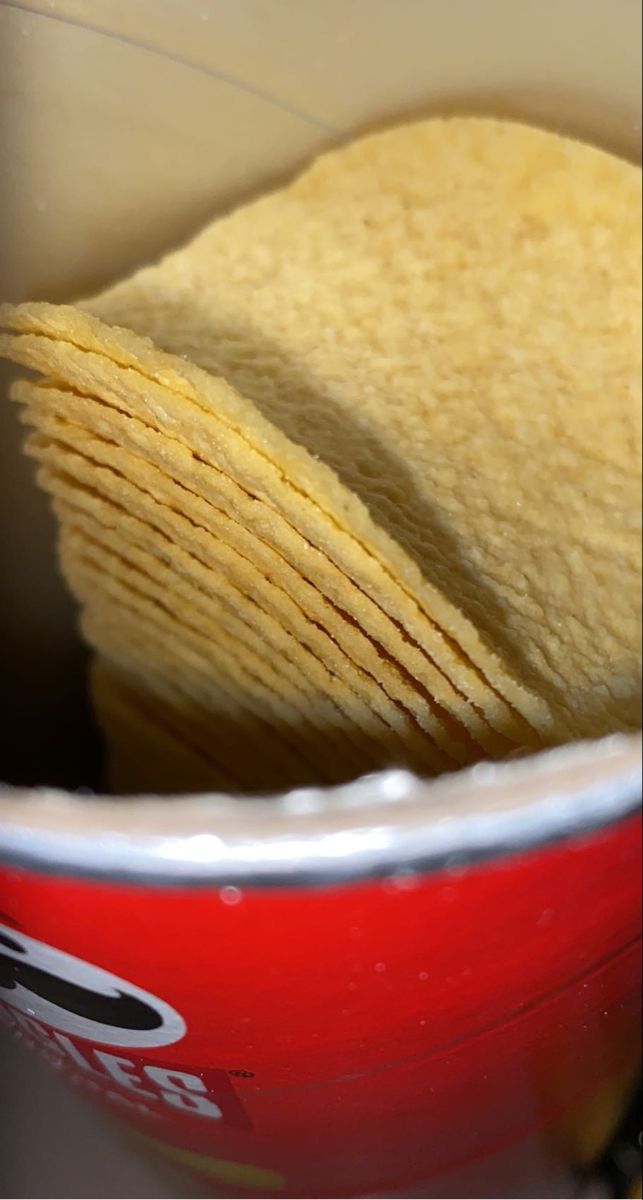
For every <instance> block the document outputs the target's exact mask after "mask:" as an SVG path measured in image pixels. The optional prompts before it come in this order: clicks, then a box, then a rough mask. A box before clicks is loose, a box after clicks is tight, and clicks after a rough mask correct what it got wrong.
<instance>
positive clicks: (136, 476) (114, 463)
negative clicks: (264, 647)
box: [17, 383, 507, 763]
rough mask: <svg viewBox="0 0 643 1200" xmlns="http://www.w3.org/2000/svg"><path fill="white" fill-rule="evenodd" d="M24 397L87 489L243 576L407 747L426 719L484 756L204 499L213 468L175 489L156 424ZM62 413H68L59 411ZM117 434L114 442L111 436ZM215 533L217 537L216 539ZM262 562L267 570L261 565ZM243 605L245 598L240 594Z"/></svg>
mask: <svg viewBox="0 0 643 1200" xmlns="http://www.w3.org/2000/svg"><path fill="white" fill-rule="evenodd" d="M17 394H18V395H19V396H20V397H21V398H22V399H23V401H24V402H26V404H27V410H26V419H27V420H28V421H29V422H30V423H34V424H35V425H36V426H37V427H38V428H39V429H41V430H42V431H43V432H44V433H45V434H46V435H47V437H49V438H50V439H52V441H53V442H55V443H56V444H58V445H65V446H67V447H68V448H72V449H74V450H76V451H78V452H80V453H82V454H83V456H84V457H85V458H87V459H89V460H90V463H89V465H88V464H85V466H84V468H83V467H82V464H79V463H78V462H76V461H75V460H73V465H71V466H70V464H69V461H68V462H67V468H66V469H68V470H71V471H72V473H74V474H75V476H76V477H77V478H78V477H79V471H80V470H82V472H83V473H82V478H83V481H84V482H85V484H86V486H88V487H93V486H95V485H96V480H98V479H99V478H100V480H101V484H100V487H101V490H102V492H103V494H109V496H110V498H111V499H112V500H113V502H114V503H116V504H118V505H120V506H121V507H126V508H127V509H128V511H130V512H133V511H135V512H136V513H137V514H138V515H139V516H140V517H141V519H143V520H144V521H146V522H148V523H151V524H153V525H154V526H155V527H156V528H158V529H160V530H162V531H163V532H164V533H165V534H167V536H168V537H169V538H171V539H172V540H173V541H174V543H179V544H181V545H184V546H186V547H189V548H190V550H191V552H192V554H193V555H194V556H195V557H196V558H201V559H203V561H204V562H205V563H206V564H207V565H209V566H211V567H215V566H217V565H220V566H221V569H222V570H223V571H225V574H226V577H227V578H228V580H234V581H235V582H236V583H237V586H238V588H239V591H240V592H244V593H248V594H250V595H252V596H254V597H261V600H262V602H263V603H264V606H265V607H266V608H268V609H269V611H270V612H272V613H273V614H274V616H275V619H276V620H277V621H278V622H279V624H280V626H282V627H283V628H284V629H285V630H292V633H293V636H295V637H297V638H298V639H299V640H300V641H302V642H303V644H304V645H305V646H308V647H310V649H311V650H312V651H313V652H314V653H315V654H316V655H317V657H318V658H319V660H320V662H321V663H322V664H325V665H327V666H328V668H330V669H331V670H332V671H333V672H334V673H335V675H336V676H339V677H340V678H344V679H345V680H346V681H347V683H349V684H350V685H351V687H352V688H353V690H355V691H356V692H357V693H358V695H359V696H361V697H363V699H364V702H367V703H368V704H369V706H370V707H371V708H372V709H373V710H374V711H375V712H376V713H377V714H378V715H379V717H380V718H381V719H382V720H384V721H385V722H386V723H387V724H388V725H390V726H391V727H392V728H394V729H396V730H397V731H398V732H399V734H400V736H401V737H402V738H403V740H404V745H406V746H407V747H409V746H412V747H414V750H413V754H414V757H415V758H417V755H418V753H421V744H420V743H419V742H418V727H417V726H418V724H419V725H420V726H421V728H422V729H424V730H425V731H426V733H428V734H430V735H433V738H434V739H435V740H436V741H437V739H438V738H439V739H440V744H441V745H442V746H443V747H444V749H445V751H446V752H447V753H448V754H450V755H451V756H452V758H453V761H454V762H458V761H459V762H462V763H464V762H468V761H472V760H473V759H475V758H477V757H480V749H479V748H477V747H476V745H475V744H474V743H473V742H472V741H471V740H470V739H469V738H467V735H466V733H465V731H464V730H462V731H460V730H457V729H456V728H455V727H454V726H453V724H447V719H446V717H445V715H444V714H440V715H439V716H438V715H437V713H436V711H435V710H434V709H433V708H432V706H431V704H430V700H428V701H427V700H426V699H424V700H423V698H422V696H419V695H416V693H415V692H414V691H413V690H412V689H411V688H409V684H408V681H406V680H405V679H404V678H403V677H402V676H401V674H400V671H399V668H397V667H396V665H395V664H394V663H391V662H390V661H389V660H387V659H386V658H385V657H384V656H383V654H382V652H381V649H379V648H377V647H375V646H373V645H372V643H370V642H368V641H367V640H366V638H365V637H364V636H363V634H361V632H360V631H359V629H358V628H356V626H355V625H354V623H349V621H348V620H347V619H346V618H345V617H344V616H343V614H342V613H341V611H338V610H337V609H335V608H333V607H332V606H331V605H330V604H329V603H328V602H326V601H325V600H324V597H323V596H321V595H320V593H319V592H318V591H317V590H316V589H315V588H314V587H312V586H311V585H310V584H309V583H307V582H306V581H305V580H302V578H301V576H299V575H298V574H297V572H296V571H294V570H293V568H291V567H290V566H289V564H287V563H286V562H285V561H284V559H283V558H280V557H279V556H278V555H276V554H275V552H274V551H273V550H272V549H271V548H270V547H269V546H268V545H266V543H264V542H263V541H261V540H260V539H257V538H256V537H255V536H254V534H253V533H252V532H251V531H250V530H249V529H248V527H246V526H243V525H241V524H239V522H237V521H235V520H232V519H230V518H229V517H228V516H227V515H226V513H225V512H224V511H222V510H221V509H220V508H217V507H216V506H215V505H211V504H208V503H205V502H204V500H203V498H202V496H201V495H199V490H200V491H201V493H203V495H204V496H205V495H206V494H209V492H210V491H211V489H210V488H209V487H208V484H209V479H210V475H209V472H208V470H207V468H204V467H203V466H202V465H201V464H194V463H191V462H190V460H188V466H191V467H192V468H193V470H192V471H188V472H187V473H186V472H182V473H181V475H180V479H181V486H177V484H176V483H175V482H173V481H172V480H171V479H170V478H169V477H168V475H167V474H166V472H165V471H161V470H158V469H157V468H156V467H155V466H154V465H153V464H152V463H148V462H147V461H146V460H145V459H144V458H142V454H145V453H149V454H150V456H151V457H153V458H154V461H155V462H156V463H158V464H159V466H160V467H163V466H164V465H165V463H166V457H167V456H166V453H165V446H164V444H163V441H162V439H161V438H160V437H159V436H158V435H157V438H156V440H155V439H154V438H152V437H150V436H149V434H150V431H146V430H145V429H144V428H142V427H141V426H140V423H139V422H137V421H136V420H135V419H133V418H127V417H123V415H122V414H116V415H115V416H112V413H111V411H109V410H108V415H107V416H105V415H104V407H103V406H100V405H96V404H95V403H94V402H92V401H88V400H86V399H85V398H83V397H78V396H75V395H74V394H73V393H68V392H60V391H59V390H58V389H53V388H49V387H47V388H35V387H34V385H32V384H25V383H23V384H21V385H20V389H19V391H18V393H17ZM96 409H98V414H96V412H95V410H96ZM59 413H60V414H63V413H64V414H66V416H65V417H63V416H62V415H61V416H59V415H58V414H59ZM67 418H71V420H70V419H67ZM119 418H120V419H119ZM83 419H85V420H86V421H90V423H91V424H92V425H93V427H94V428H98V429H99V431H100V434H101V436H100V437H95V436H94V437H92V436H91V435H90V434H89V433H87V432H86V431H85V430H84V429H83V428H82V427H81V426H80V425H78V424H77V421H81V420H83ZM110 434H111V439H114V440H108V436H107V435H110ZM115 441H118V443H119V445H116V444H115ZM129 445H132V446H134V447H135V449H136V451H137V454H136V457H134V456H133V455H132V454H130V453H129V451H128V450H127V449H126V447H127V446H129ZM44 453H46V450H45V449H44V448H43V447H42V446H40V447H39V448H38V450H37V451H36V455H37V456H38V457H40V458H42V456H43V454H44ZM57 453H58V452H57V451H56V449H55V447H53V448H52V450H51V452H50V455H49V457H50V459H51V461H52V462H53V463H55V461H56V455H57ZM101 465H107V466H109V467H110V468H112V471H111V472H110V473H107V474H106V473H105V472H104V471H103V470H101ZM114 472H117V476H115V475H114ZM133 481H135V484H136V486H133ZM142 489H144V490H142ZM215 499H216V497H215ZM222 502H225V497H224V500H223V501H222ZM186 518H188V519H187V520H186ZM208 533H210V534H212V535H214V537H215V538H216V541H213V540H212V537H210V536H208ZM255 563H256V564H257V567H260V568H261V570H257V569H256V567H255ZM286 589H288V590H286ZM240 602H242V603H243V599H242V598H241V601H240ZM351 651H352V652H353V656H354V659H356V660H357V662H358V663H359V664H360V667H359V668H356V666H355V663H354V662H353V660H352V659H349V661H348V662H347V661H346V658H345V654H346V653H348V654H350V652H351ZM361 668H363V669H361ZM387 693H388V694H387ZM409 693H410V694H411V698H412V700H414V701H415V702H414V703H413V704H411V713H410V714H408V713H405V711H404V709H403V708H401V707H400V704H401V702H402V700H403V699H404V698H407V697H408V695H409ZM389 696H392V697H394V698H395V697H399V698H400V703H399V704H392V703H391V700H390V699H389ZM351 711H352V712H354V710H351ZM355 719H357V718H355ZM484 734H485V737H484V742H485V749H486V750H487V751H489V752H491V753H496V754H502V753H503V752H506V749H507V744H506V742H503V740H502V739H501V738H500V737H499V736H498V735H494V733H493V731H492V730H491V729H489V728H488V727H484ZM422 740H423V741H425V740H426V739H422Z"/></svg>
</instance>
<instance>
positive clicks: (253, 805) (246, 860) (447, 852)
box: [0, 736, 641, 887]
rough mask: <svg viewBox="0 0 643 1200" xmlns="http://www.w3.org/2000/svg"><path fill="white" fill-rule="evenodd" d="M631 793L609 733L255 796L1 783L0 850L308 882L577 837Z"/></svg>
mask: <svg viewBox="0 0 643 1200" xmlns="http://www.w3.org/2000/svg"><path fill="white" fill-rule="evenodd" d="M640 802H641V739H640V737H636V736H615V737H611V738H606V739H603V740H602V741H598V742H593V743H581V744H576V745H573V746H567V747H564V748H562V749H559V750H554V751H547V752H543V753H541V754H538V755H535V756H532V757H530V758H527V759H520V760H515V761H512V762H505V763H500V764H489V763H484V764H480V765H478V766H476V767H473V768H471V769H470V770H467V771H461V772H458V773H457V774H455V775H451V776H447V777H444V778H441V779H439V780H436V781H433V782H427V781H422V780H420V779H418V778H417V777H416V776H414V775H412V774H410V773H409V772H406V771H387V772H382V773H380V774H377V775H372V776H365V777H363V778H362V779H360V780H358V781H356V782H355V783H352V784H349V785H347V786H345V787H340V788H333V789H313V788H306V789H302V790H299V791H294V792H291V793H289V794H288V795H284V796H278V797H271V798H267V799H260V800H257V799H246V798H240V797H230V796H194V797H167V798H163V799H159V798H158V797H144V796H143V797H136V798H131V799H126V800H114V799H113V798H107V797H104V798H101V797H98V796H77V795H72V794H69V793H64V792H53V791H39V792H24V791H19V790H14V789H7V788H5V789H3V790H1V791H0V861H4V862H5V863H9V864H11V863H13V864H16V865H20V866H23V867H31V868H33V869H37V870H40V871H45V872H55V873H63V874H70V875H74V876H84V877H87V876H89V877H91V878H95V879H120V880H129V881H132V882H138V883H146V884H154V883H158V884H163V885H185V884H190V885H199V884H201V885H207V886H217V887H226V886H228V887H248V886H253V887H254V886H257V887H283V886H289V887H291V886H298V885H301V886H307V887H309V886H315V885H324V884H329V883H335V882H340V881H341V882H349V881H356V880H360V879H364V878H368V877H377V876H380V877H381V876H391V877H392V878H393V879H394V881H395V882H396V885H399V886H412V883H413V876H414V875H416V874H419V873H426V872H427V871H433V870H447V871H451V872H457V871H459V870H461V869H462V868H463V867H464V866H466V865H468V864H470V863H472V862H478V861H481V860H484V859H489V858H496V857H502V856H505V855H507V854H515V853H518V852H521V851H524V850H527V849H530V848H533V847H536V846H540V845H543V844H549V843H552V842H556V841H559V840H561V839H565V838H571V837H580V836H584V835H587V834H590V833H592V832H593V831H595V830H597V829H600V828H602V827H604V826H607V825H613V824H615V823H617V822H619V821H622V820H623V819H624V818H626V817H628V816H630V815H631V814H633V813H634V812H636V810H637V809H638V808H639V806H640Z"/></svg>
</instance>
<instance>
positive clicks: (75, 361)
mask: <svg viewBox="0 0 643 1200" xmlns="http://www.w3.org/2000/svg"><path fill="white" fill-rule="evenodd" d="M10 341H11V339H10V338H6V339H5V343H4V344H5V348H7V349H10V350H11V353H12V354H13V355H14V356H19V357H20V360H21V361H23V362H24V363H25V364H26V365H28V366H31V367H35V368H36V369H41V370H42V371H43V373H45V372H47V371H49V373H50V374H51V375H52V376H53V377H55V378H59V377H60V375H61V374H65V382H67V383H68V384H71V385H72V387H73V388H74V389H77V390H79V391H81V392H82V393H83V394H89V395H94V396H97V397H98V398H99V399H101V400H102V401H103V402H104V403H105V404H106V405H112V406H114V407H117V408H120V409H121V410H122V411H123V412H125V413H127V414H134V415H135V416H137V417H139V418H140V419H141V422H142V423H143V424H145V425H146V426H147V428H149V427H150V425H151V424H152V425H153V423H154V422H157V424H158V426H159V428H160V429H162V430H163V432H164V433H165V435H166V436H165V437H164V439H163V441H162V443H161V444H162V453H163V463H164V467H165V470H166V472H168V473H172V474H174V473H176V472H178V471H179V470H183V471H184V472H186V473H187V475H188V478H192V477H194V476H198V479H199V484H198V489H193V490H198V491H199V492H201V493H202V494H203V495H204V496H205V497H207V498H208V499H210V500H211V501H212V502H213V503H215V504H218V505H219V506H221V507H223V509H224V511H226V512H227V513H228V514H229V515H231V516H233V517H234V519H235V520H237V521H238V522H239V523H240V524H242V525H244V526H245V527H246V528H247V529H249V530H252V531H254V532H255V533H256V534H257V535H258V536H260V537H261V538H262V540H263V541H265V542H268V544H270V545H271V546H273V548H274V549H275V550H276V551H277V552H278V553H279V554H280V555H281V556H282V557H284V558H286V559H287V561H289V562H290V563H291V565H292V566H293V567H294V568H295V570H296V571H297V573H299V574H300V575H303V577H304V578H308V580H309V581H310V582H311V583H312V584H313V585H314V586H315V587H317V589H318V590H319V591H320V592H321V593H322V594H324V595H326V596H327V597H328V598H329V600H330V601H331V602H332V603H333V604H334V605H335V607H336V608H339V609H340V610H341V611H343V612H346V613H347V615H348V616H349V618H350V620H351V623H352V624H353V625H354V626H356V627H357V629H358V630H360V629H361V630H363V631H364V632H369V633H370V635H371V638H372V640H373V641H374V642H375V643H376V644H377V646H378V648H379V647H381V649H382V650H383V651H384V654H383V655H382V653H381V651H378V653H376V655H375V662H374V663H373V673H374V674H375V675H376V673H377V671H380V672H381V671H382V670H385V669H386V660H387V658H389V659H392V660H393V662H399V663H400V666H401V668H402V669H403V671H404V676H403V677H402V678H401V681H400V683H399V698H400V699H401V701H402V702H403V703H404V704H405V705H406V706H407V707H410V708H411V709H412V710H413V712H414V715H415V716H416V718H417V719H418V720H419V721H420V722H422V719H423V716H424V714H425V711H426V701H427V699H428V700H429V703H431V702H434V703H435V704H437V705H438V706H440V707H441V708H442V709H444V711H445V712H446V713H447V714H448V715H449V716H451V717H452V718H453V719H455V720H456V721H457V722H461V723H462V724H464V725H465V728H466V729H467V731H468V732H469V733H470V734H471V736H473V737H475V738H476V740H478V741H479V742H480V744H481V745H482V746H483V747H484V746H485V742H486V740H487V739H489V738H491V740H492V741H493V740H495V739H494V738H493V731H492V732H491V734H490V732H489V725H492V727H493V728H497V729H498V731H499V732H501V733H502V734H503V735H504V736H506V737H507V738H509V739H510V740H511V741H513V743H514V744H530V741H531V742H533V741H534V740H536V739H535V736H534V735H533V734H532V735H531V737H530V733H529V730H528V729H527V728H526V726H525V722H524V721H523V720H521V719H519V718H518V717H517V716H516V715H515V714H514V713H513V712H512V711H511V710H510V709H509V708H508V707H507V705H506V704H505V703H504V702H503V701H502V700H501V699H500V698H499V697H498V696H496V695H495V693H492V692H491V691H490V689H489V687H488V686H487V684H486V683H485V681H484V679H483V678H482V676H481V675H480V674H479V673H478V672H477V671H476V670H475V669H474V668H473V667H472V666H471V665H470V664H468V663H467V662H466V661H465V660H464V659H463V658H462V657H461V654H460V652H459V650H458V648H457V646H454V644H453V643H452V642H451V641H450V639H448V638H446V637H445V636H444V635H443V634H442V632H441V631H440V630H438V629H437V628H435V627H431V628H430V629H429V630H428V636H429V637H430V639H432V643H433V644H432V652H433V653H434V655H435V656H437V657H439V656H440V655H442V656H443V657H444V659H445V661H446V662H448V663H449V665H450V668H451V671H450V674H449V675H448V677H447V676H445V675H444V674H442V672H441V671H440V670H439V669H438V668H437V667H436V665H435V663H434V662H433V660H432V659H431V658H429V657H427V656H426V655H425V654H424V653H423V651H422V650H421V648H420V646H419V644H418V643H417V642H415V641H412V640H411V639H410V638H409V636H408V635H406V634H405V632H404V630H403V629H402V628H401V626H400V624H399V623H398V622H396V621H391V620H390V618H389V617H388V616H387V614H386V613H385V612H384V610H383V609H382V608H381V607H379V606H378V604H376V603H375V602H374V601H373V600H372V599H371V598H370V596H369V595H367V592H366V590H359V589H357V588H355V587H354V586H353V584H352V583H351V581H350V579H348V578H347V576H346V575H345V574H344V573H343V572H342V570H340V568H339V567H338V565H337V563H336V562H334V561H332V560H331V558H330V557H327V556H326V554H325V553H323V552H322V553H320V552H319V549H318V548H316V547H315V546H314V545H313V544H312V542H311V541H310V540H309V539H308V537H306V538H304V537H302V535H301V534H300V533H299V532H298V530H297V528H296V525H295V524H292V523H290V522H289V521H288V520H286V519H284V518H283V517H282V515H281V514H280V513H279V512H278V511H277V509H276V508H275V507H272V506H271V505H272V501H270V502H264V500H265V497H263V493H264V492H265V491H266V489H265V487H264V484H263V483H262V482H261V481H260V480H259V477H258V476H257V478H256V479H255V482H254V484H252V483H251V482H250V480H251V476H250V474H249V466H248V464H249V463H250V462H251V461H253V452H252V451H250V450H249V449H248V447H247V445H245V444H244V443H242V442H241V439H239V438H238V436H237V435H236V434H234V432H231V431H230V430H228V429H226V427H225V426H223V425H221V424H220V423H219V422H218V421H217V419H216V418H215V417H214V416H213V415H212V414H210V413H206V412H204V411H203V410H202V409H200V408H198V406H197V405H195V404H192V403H191V402H188V401H187V400H186V399H185V398H182V397H179V396H177V395H175V394H174V393H172V392H170V391H168V390H167V389H166V388H164V387H162V386H159V385H157V384H156V383H154V382H153V381H150V380H148V379H146V378H144V377H143V376H141V375H140V374H138V373H137V372H135V371H133V370H124V369H122V368H120V367H117V366H115V365H114V364H113V363H111V362H110V361H109V360H108V359H106V358H105V357H104V356H102V355H98V354H94V353H93V352H92V353H89V352H84V351H80V350H78V349H76V348H75V347H74V346H72V345H68V344H63V343H61V342H56V341H51V340H50V339H45V338H43V337H36V336H31V335H23V336H20V337H19V338H17V339H15V340H14V341H13V342H12V343H11V345H10V344H9V343H10ZM1 348H2V339H1V338H0V349H1ZM214 382H215V383H216V382H217V381H214ZM213 447H214V449H213ZM219 452H221V456H222V462H223V467H224V469H219V467H218V466H217V464H216V463H215V462H214V459H215V458H216V457H219ZM235 453H237V457H238V459H239V464H240V466H241V474H242V475H243V479H242V483H241V485H240V484H238V483H235V481H234V480H232V479H231V477H230V475H229V474H228V473H227V472H228V468H229V466H230V464H231V462H232V463H233V464H234V457H235ZM199 459H202V460H203V461H202V462H200V461H199ZM254 459H256V460H257V461H258V462H259V467H260V470H263V468H265V473H266V474H267V477H268V478H269V479H272V480H273V482H274V483H275V485H276V494H277V495H278V496H279V497H281V494H282V492H284V493H286V494H288V493H289V492H292V495H293V496H295V497H297V498H298V500H301V502H302V504H304V505H305V506H307V508H308V509H310V511H311V513H312V514H313V517H314V518H315V519H317V518H318V519H319V521H320V522H321V526H320V527H322V528H325V534H324V537H323V538H322V539H321V544H322V546H327V548H328V549H329V552H330V550H331V549H332V548H333V547H334V546H335V543H341V545H343V546H349V547H350V543H351V537H350V535H347V534H342V533H341V531H338V530H337V528H336V527H334V526H333V525H332V524H329V522H328V520H327V518H325V517H324V514H323V513H322V512H321V510H319V509H316V508H315V506H314V505H313V504H312V503H311V502H310V501H308V500H306V498H305V497H303V496H301V495H300V494H299V493H296V492H295V491H294V490H293V489H291V488H283V487H282V483H281V482H280V481H281V480H282V477H281V476H280V475H279V473H278V472H277V470H276V468H275V467H274V465H273V464H272V463H271V462H270V461H269V460H267V459H262V458H260V457H259V456H257V455H254ZM204 466H206V467H208V468H209V469H206V470H203V469H201V468H203V467H204ZM266 496H268V499H269V493H268V492H266ZM262 497H263V498H262ZM286 507H288V506H286ZM293 519H294V520H295V521H296V520H297V514H296V513H295V514H294V517H293ZM360 553H361V552H360ZM337 557H338V559H339V558H341V555H339V556H337ZM373 561H374V560H373ZM365 587H366V588H367V589H368V590H372V587H371V584H370V583H368V582H367V583H366V584H365ZM400 602H401V603H402V600H401V601H400ZM416 612H417V609H416ZM408 675H411V677H412V678H411V680H410V681H407V679H406V676H408ZM452 679H453V681H454V682H452ZM414 680H416V681H418V682H415V684H414V682H413V681H414ZM392 685H393V681H391V686H392ZM459 688H466V690H467V693H470V698H469V700H467V698H466V696H465V695H463V693H462V691H459V690H458V689H459ZM483 714H484V715H483ZM427 731H429V730H427ZM437 740H438V738H437V735H436V741H437Z"/></svg>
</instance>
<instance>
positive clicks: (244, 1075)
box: [228, 1071, 255, 1079]
mask: <svg viewBox="0 0 643 1200" xmlns="http://www.w3.org/2000/svg"><path fill="white" fill-rule="evenodd" d="M228 1075H236V1076H237V1078H238V1079H254V1077H255V1073H254V1071H228Z"/></svg>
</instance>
